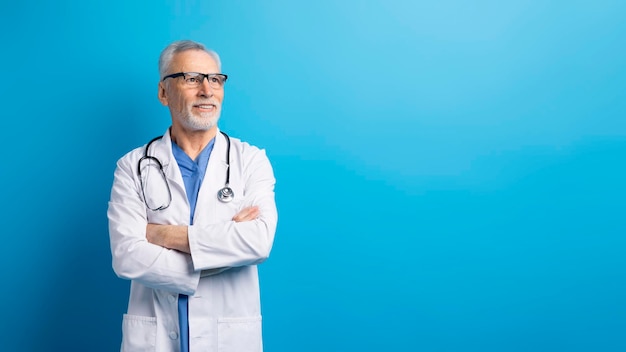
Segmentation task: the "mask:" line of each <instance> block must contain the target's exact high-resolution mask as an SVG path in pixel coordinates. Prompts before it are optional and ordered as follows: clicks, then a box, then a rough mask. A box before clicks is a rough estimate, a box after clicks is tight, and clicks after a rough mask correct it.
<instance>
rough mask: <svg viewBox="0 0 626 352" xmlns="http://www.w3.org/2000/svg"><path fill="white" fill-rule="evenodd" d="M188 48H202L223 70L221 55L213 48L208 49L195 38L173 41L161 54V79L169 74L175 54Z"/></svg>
mask: <svg viewBox="0 0 626 352" xmlns="http://www.w3.org/2000/svg"><path fill="white" fill-rule="evenodd" d="M187 50H201V51H204V52H205V53H207V54H209V55H210V56H211V57H212V58H213V60H215V62H216V63H217V68H218V69H219V70H220V71H222V62H221V61H220V56H219V55H218V54H217V53H216V52H215V51H213V50H210V49H207V48H206V47H205V46H204V44H202V43H198V42H194V41H193V40H179V41H176V42H173V43H171V44H170V45H168V46H167V47H165V49H163V51H162V52H161V56H159V76H161V79H163V77H164V76H165V75H166V74H167V71H168V70H169V68H170V65H171V63H172V60H173V59H174V55H176V54H178V53H181V52H183V51H187Z"/></svg>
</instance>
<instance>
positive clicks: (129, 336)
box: [121, 314, 157, 352]
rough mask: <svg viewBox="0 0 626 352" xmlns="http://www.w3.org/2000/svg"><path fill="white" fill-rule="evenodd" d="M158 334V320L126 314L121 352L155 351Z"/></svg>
mask: <svg viewBox="0 0 626 352" xmlns="http://www.w3.org/2000/svg"><path fill="white" fill-rule="evenodd" d="M156 332H157V321H156V318H154V317H142V316H138V315H130V314H124V319H123V321H122V351H121V352H144V351H145V352H148V351H155V345H156Z"/></svg>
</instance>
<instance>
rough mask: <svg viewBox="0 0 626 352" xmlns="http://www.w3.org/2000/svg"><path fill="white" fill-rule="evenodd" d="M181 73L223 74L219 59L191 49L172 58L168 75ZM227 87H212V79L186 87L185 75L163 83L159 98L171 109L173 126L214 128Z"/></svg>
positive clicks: (160, 86) (198, 128) (187, 128)
mask: <svg viewBox="0 0 626 352" xmlns="http://www.w3.org/2000/svg"><path fill="white" fill-rule="evenodd" d="M178 72H200V73H205V74H206V73H220V70H219V66H218V64H217V62H216V61H215V60H214V59H213V57H211V55H209V54H208V53H206V52H204V51H202V50H187V51H183V52H180V53H177V54H175V55H174V57H173V58H172V61H171V64H170V67H169V68H168V72H167V74H166V75H170V74H173V73H178ZM223 99H224V89H223V88H212V87H211V86H210V85H209V81H208V79H204V80H203V81H202V83H201V84H200V86H198V87H193V88H190V87H188V86H185V84H184V77H175V78H167V79H166V80H164V81H161V82H159V100H160V101H161V103H162V104H163V105H165V106H168V107H169V109H170V114H171V115H172V127H173V128H174V129H177V130H178V129H180V130H182V131H184V132H187V133H192V132H197V131H208V130H211V129H214V128H215V126H216V125H217V121H218V119H219V117H220V112H221V110H222V100H223Z"/></svg>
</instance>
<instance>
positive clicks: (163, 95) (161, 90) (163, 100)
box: [157, 81, 168, 106]
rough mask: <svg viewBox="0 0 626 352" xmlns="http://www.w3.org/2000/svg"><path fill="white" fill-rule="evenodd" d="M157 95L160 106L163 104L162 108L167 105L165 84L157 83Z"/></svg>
mask: <svg viewBox="0 0 626 352" xmlns="http://www.w3.org/2000/svg"><path fill="white" fill-rule="evenodd" d="M157 94H158V98H159V101H160V102H161V104H163V105H164V106H167V105H168V101H167V94H166V91H165V83H164V82H163V81H161V82H159V92H158V93H157Z"/></svg>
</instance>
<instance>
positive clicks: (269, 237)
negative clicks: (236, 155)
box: [188, 146, 278, 270]
mask: <svg viewBox="0 0 626 352" xmlns="http://www.w3.org/2000/svg"><path fill="white" fill-rule="evenodd" d="M248 148H250V149H248V150H247V151H246V150H244V155H243V156H242V158H243V160H246V163H245V164H246V166H245V168H244V172H243V177H244V179H245V182H244V200H243V205H242V207H247V206H252V205H256V206H258V207H259V210H260V216H259V217H258V218H257V219H256V220H252V221H244V222H235V221H232V220H231V221H225V222H221V223H216V224H211V225H204V226H200V225H193V226H190V227H189V229H188V237H189V248H190V249H191V258H192V261H193V266H194V269H195V270H205V269H213V268H224V267H240V266H245V265H255V264H259V263H261V262H263V261H265V259H267V258H268V257H269V254H270V251H271V249H272V246H273V243H274V234H275V232H276V224H277V221H278V214H277V210H276V203H275V199H274V185H275V183H276V180H275V178H274V173H273V170H272V166H271V164H270V162H269V160H268V158H267V156H266V154H265V151H264V150H260V149H257V148H254V147H250V146H248ZM245 152H247V153H250V154H252V155H251V156H248V157H247V156H246V155H245Z"/></svg>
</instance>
